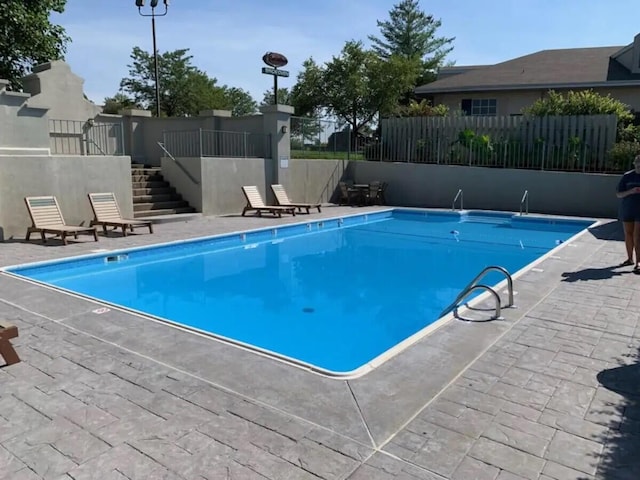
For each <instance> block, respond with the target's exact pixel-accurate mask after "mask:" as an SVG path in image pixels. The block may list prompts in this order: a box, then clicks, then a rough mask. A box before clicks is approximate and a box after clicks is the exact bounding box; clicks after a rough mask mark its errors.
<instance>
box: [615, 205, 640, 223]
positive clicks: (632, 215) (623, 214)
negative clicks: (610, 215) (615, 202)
mask: <svg viewBox="0 0 640 480" xmlns="http://www.w3.org/2000/svg"><path fill="white" fill-rule="evenodd" d="M620 220H621V221H623V222H638V223H640V208H636V207H635V205H634V206H626V205H623V206H622V207H620Z"/></svg>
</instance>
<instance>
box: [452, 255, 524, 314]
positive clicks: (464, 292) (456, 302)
mask: <svg viewBox="0 0 640 480" xmlns="http://www.w3.org/2000/svg"><path fill="white" fill-rule="evenodd" d="M490 271H498V272H502V273H504V276H505V277H506V278H507V290H508V294H509V301H508V303H507V304H506V305H505V307H507V308H508V307H511V306H513V279H512V278H511V274H510V273H509V272H508V271H507V269H506V268H504V267H500V266H498V265H490V266H488V267H486V268H484V269H483V270H482V271H481V272H480V273H479V274H478V275H477V276H476V278H474V279H473V280H471V282H469V284H468V285H467V286H466V287H464V288H463V289H462V291H461V292H460V294H459V295H458V296H457V297H456V299H455V300H454V301H453V302H452V303H451V305H449V306H448V307H447V308H446V309H445V310H444V311H443V312H442V315H445V314H447V313H449V312H450V311H451V310H454V309H456V308H458V305H459V304H460V302H461V301H462V299H464V298H465V297H466V296H467V295H469V294H470V293H471V292H473V291H475V290H487V291H488V292H490V293H491V296H492V297H493V298H494V299H495V301H496V307H495V314H494V316H493V317H491V320H495V319H496V318H500V311H501V308H502V306H501V301H500V295H498V293H497V292H496V291H495V290H494V289H493V288H491V287H490V286H488V285H485V284H483V283H478V281H479V280H480V279H481V278H482V277H484V276H485V275H486V274H487V273H489V272H490Z"/></svg>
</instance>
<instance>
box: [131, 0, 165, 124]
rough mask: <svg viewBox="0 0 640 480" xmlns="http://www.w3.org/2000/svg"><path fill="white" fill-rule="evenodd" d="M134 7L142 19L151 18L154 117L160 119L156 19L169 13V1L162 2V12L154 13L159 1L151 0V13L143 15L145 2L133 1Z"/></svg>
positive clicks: (143, 0) (142, 0) (140, 0)
mask: <svg viewBox="0 0 640 480" xmlns="http://www.w3.org/2000/svg"><path fill="white" fill-rule="evenodd" d="M135 1H136V7H138V13H139V14H140V15H141V16H143V17H151V33H152V35H153V66H154V70H155V72H154V81H155V87H156V115H157V116H158V117H160V80H159V74H158V48H157V46H156V17H164V16H165V15H166V14H167V12H168V11H169V0H163V4H164V12H163V13H156V8H157V7H158V3H160V0H151V1H150V2H149V6H150V7H151V13H143V12H142V8H143V7H144V2H145V0H135Z"/></svg>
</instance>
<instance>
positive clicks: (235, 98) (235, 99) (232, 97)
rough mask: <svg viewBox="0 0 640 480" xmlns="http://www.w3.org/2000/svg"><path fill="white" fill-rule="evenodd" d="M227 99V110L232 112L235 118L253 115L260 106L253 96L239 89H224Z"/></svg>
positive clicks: (225, 87)
mask: <svg viewBox="0 0 640 480" xmlns="http://www.w3.org/2000/svg"><path fill="white" fill-rule="evenodd" d="M222 88H223V91H224V97H225V99H226V107H225V108H226V109H227V110H231V115H233V116H234V117H242V116H244V115H252V114H254V113H256V112H257V111H258V104H257V102H256V101H255V100H254V99H253V97H252V96H251V94H250V93H249V92H247V91H245V90H243V89H241V88H237V87H227V86H224V87H222Z"/></svg>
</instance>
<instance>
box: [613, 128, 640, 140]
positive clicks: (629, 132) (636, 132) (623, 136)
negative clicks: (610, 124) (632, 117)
mask: <svg viewBox="0 0 640 480" xmlns="http://www.w3.org/2000/svg"><path fill="white" fill-rule="evenodd" d="M618 141H620V142H640V126H638V125H632V124H629V125H627V126H626V127H624V128H620V129H619V130H618Z"/></svg>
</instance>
